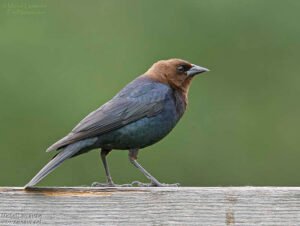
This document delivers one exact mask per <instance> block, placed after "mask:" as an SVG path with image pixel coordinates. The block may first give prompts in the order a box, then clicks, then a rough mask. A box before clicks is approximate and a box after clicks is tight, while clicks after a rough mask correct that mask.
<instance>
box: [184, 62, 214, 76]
mask: <svg viewBox="0 0 300 226" xmlns="http://www.w3.org/2000/svg"><path fill="white" fill-rule="evenodd" d="M206 71H209V70H208V69H207V68H205V67H200V66H198V65H195V64H192V67H191V69H190V70H188V71H187V72H186V74H187V75H188V76H194V75H197V74H200V73H203V72H206Z"/></svg>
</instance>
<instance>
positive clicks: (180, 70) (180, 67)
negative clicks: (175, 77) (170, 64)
mask: <svg viewBox="0 0 300 226" xmlns="http://www.w3.org/2000/svg"><path fill="white" fill-rule="evenodd" d="M177 71H178V72H180V73H182V72H185V68H184V66H183V65H180V66H178V67H177Z"/></svg>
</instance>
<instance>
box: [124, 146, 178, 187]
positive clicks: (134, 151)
mask: <svg viewBox="0 0 300 226" xmlns="http://www.w3.org/2000/svg"><path fill="white" fill-rule="evenodd" d="M138 151H139V150H138V149H130V150H129V161H130V162H131V163H132V164H133V165H134V166H135V167H136V168H138V169H139V170H140V171H141V172H142V173H143V174H144V175H145V176H146V177H147V178H148V179H149V180H150V181H151V184H144V183H141V182H139V181H134V182H132V184H137V186H141V187H151V186H153V187H170V186H176V187H177V186H178V185H179V184H162V183H160V182H159V181H158V180H157V179H156V178H155V177H153V176H152V175H151V174H150V173H149V172H148V171H147V170H145V169H144V168H143V167H142V166H141V165H140V164H139V163H138V162H137V161H136V160H137V155H138Z"/></svg>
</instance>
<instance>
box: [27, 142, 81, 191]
mask: <svg viewBox="0 0 300 226" xmlns="http://www.w3.org/2000/svg"><path fill="white" fill-rule="evenodd" d="M81 148H82V144H81V142H76V143H74V144H70V145H68V146H67V147H66V148H65V149H64V150H62V151H61V152H59V153H58V154H57V155H56V156H55V157H54V158H53V159H52V160H51V161H50V162H48V163H47V164H46V165H45V166H44V167H43V168H42V169H41V170H40V171H39V172H38V173H37V174H36V175H35V176H34V177H33V178H32V179H31V181H29V183H28V184H26V185H25V186H24V188H28V187H32V186H34V185H36V184H37V183H38V182H40V181H41V180H42V179H43V178H44V177H46V176H47V175H48V174H49V173H51V172H52V171H53V170H54V169H56V168H57V167H58V166H59V165H60V164H61V163H62V162H63V161H65V160H66V159H68V158H70V157H72V156H73V155H74V154H76V153H77V152H78V151H79V150H80V149H81Z"/></svg>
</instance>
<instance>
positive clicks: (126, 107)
mask: <svg viewBox="0 0 300 226" xmlns="http://www.w3.org/2000/svg"><path fill="white" fill-rule="evenodd" d="M206 71H208V69H206V68H203V67H200V66H197V65H194V64H191V63H189V62H187V61H185V60H181V59H169V60H161V61H158V62H157V63H155V64H153V65H152V67H151V68H150V69H149V70H148V71H147V72H146V73H144V74H143V75H141V76H139V77H138V78H136V79H135V80H133V81H132V82H131V83H129V84H128V85H127V86H125V87H124V88H123V89H122V90H121V91H120V92H119V93H118V94H117V95H116V96H115V97H113V98H112V99H111V100H110V101H108V102H107V103H105V104H104V105H102V106H101V107H99V108H98V109H97V110H95V111H93V112H92V113H90V114H89V115H88V116H86V117H85V118H84V119H83V120H82V121H81V122H79V124H78V125H77V126H76V127H75V128H74V129H73V130H72V131H71V132H70V133H69V134H68V135H67V136H65V137H64V138H62V139H61V140H59V141H57V142H56V143H54V144H53V145H52V146H50V147H49V148H48V149H47V151H54V150H58V154H56V155H55V156H54V158H53V159H52V160H51V161H50V162H49V163H48V164H47V165H45V166H44V167H43V168H42V169H41V170H40V172H38V174H37V175H36V176H35V177H34V178H33V179H32V180H31V181H30V182H29V183H28V184H27V185H25V188H26V187H31V186H34V185H35V184H37V183H38V182H39V181H40V180H42V179H43V178H44V177H45V176H47V175H48V174H49V173H50V172H52V171H53V170H54V169H55V168H57V167H58V166H59V165H60V164H61V163H62V162H63V161H65V160H66V159H69V158H71V157H74V156H77V155H80V154H83V153H86V152H88V151H90V150H92V149H95V148H100V149H101V159H102V162H103V165H104V169H105V173H106V177H107V184H106V185H107V186H115V184H114V183H113V181H112V178H111V176H110V173H109V169H108V165H107V162H106V156H107V154H108V153H110V152H111V150H113V149H120V150H129V160H130V162H131V163H132V164H133V165H134V166H135V167H137V168H138V169H139V170H140V171H141V172H142V173H143V174H144V175H145V176H146V177H147V178H148V179H149V180H150V181H151V184H150V185H151V186H168V185H166V184H162V183H160V182H159V181H158V180H157V179H155V178H154V177H153V176H151V174H150V173H148V172H147V171H146V170H145V169H144V168H143V167H142V166H141V165H140V164H139V163H138V162H137V161H136V159H137V155H138V151H139V149H141V148H144V147H147V146H149V145H152V144H154V143H156V142H158V141H159V140H161V139H162V138H163V137H165V136H166V135H167V134H168V133H169V132H170V131H171V130H172V129H173V128H174V127H175V125H176V124H177V122H178V121H179V119H180V118H181V116H182V115H183V113H184V112H185V109H186V106H187V99H188V97H187V96H188V91H189V87H190V84H191V81H192V79H193V78H194V76H195V75H197V74H200V73H203V72H206Z"/></svg>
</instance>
